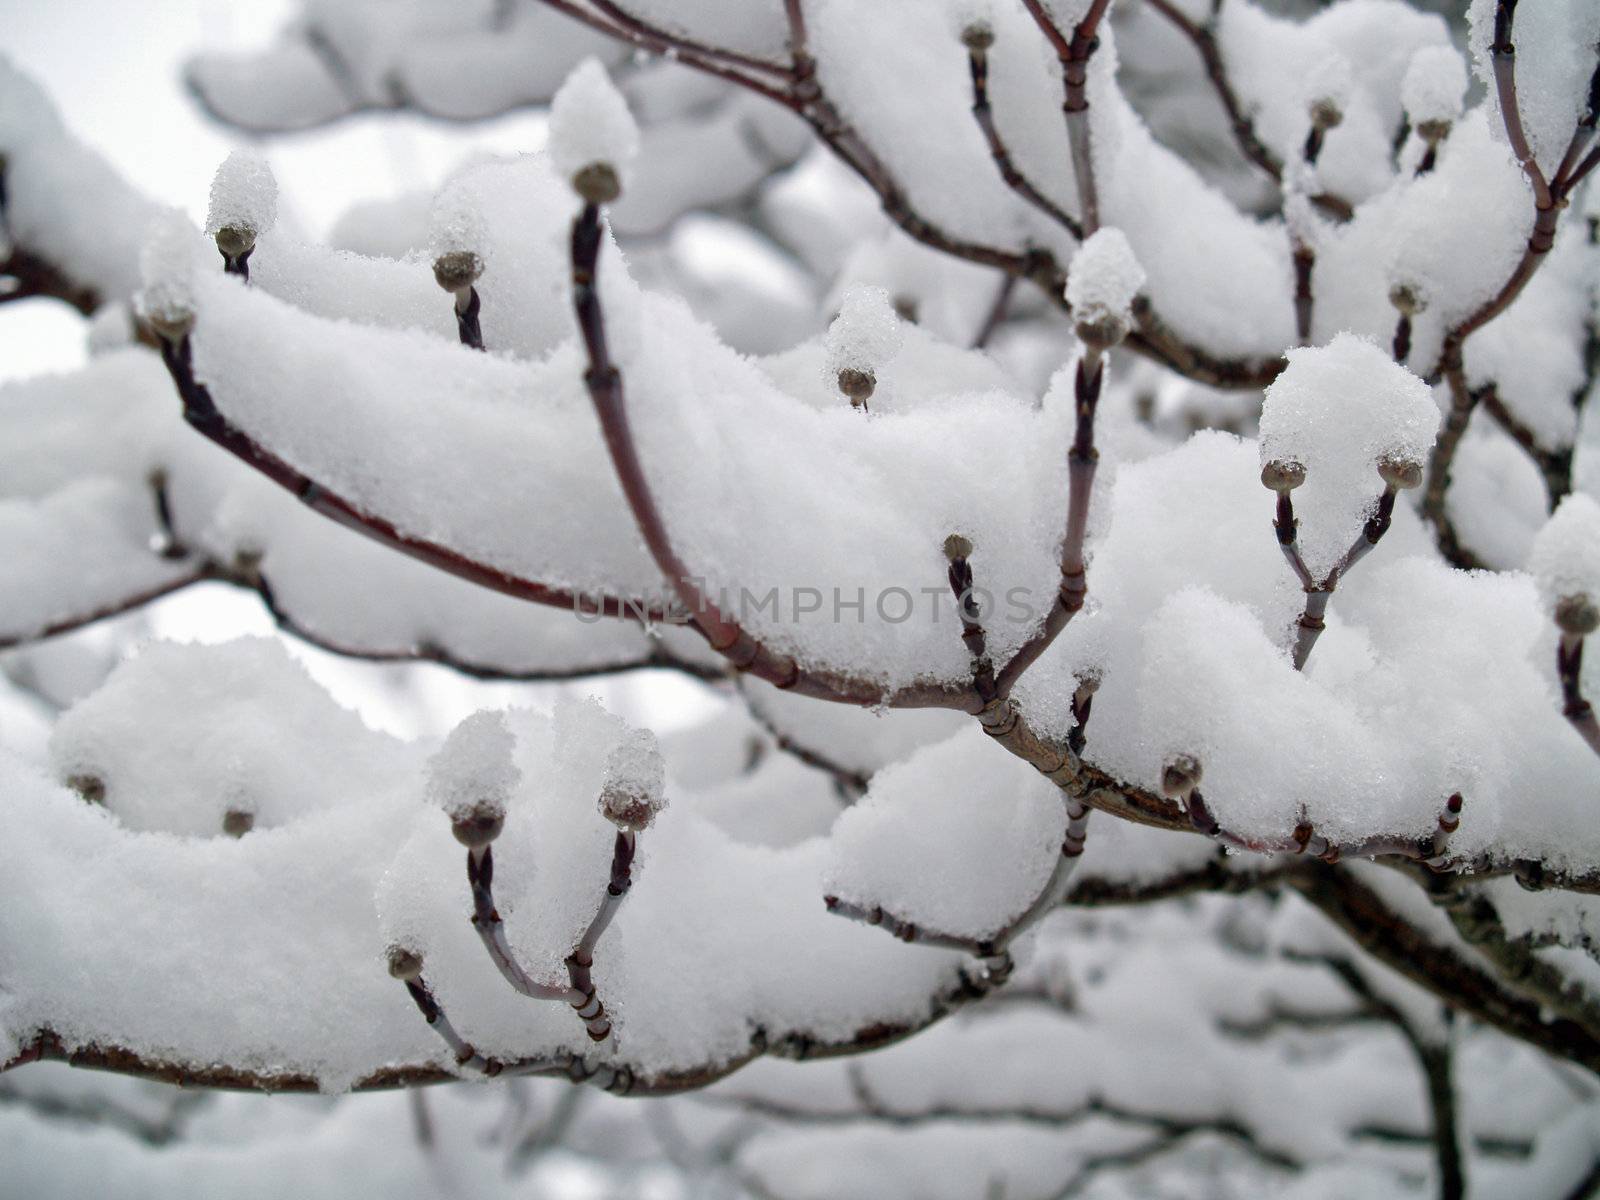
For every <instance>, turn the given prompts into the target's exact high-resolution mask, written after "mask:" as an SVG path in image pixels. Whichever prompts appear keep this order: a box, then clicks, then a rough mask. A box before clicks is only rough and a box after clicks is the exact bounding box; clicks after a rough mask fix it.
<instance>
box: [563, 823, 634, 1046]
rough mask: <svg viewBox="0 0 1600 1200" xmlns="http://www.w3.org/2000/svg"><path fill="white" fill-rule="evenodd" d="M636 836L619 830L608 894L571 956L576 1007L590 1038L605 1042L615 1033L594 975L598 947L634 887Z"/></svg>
mask: <svg viewBox="0 0 1600 1200" xmlns="http://www.w3.org/2000/svg"><path fill="white" fill-rule="evenodd" d="M634 837H635V835H634V834H633V833H632V832H631V831H630V830H626V829H622V830H618V832H617V837H616V841H615V842H614V843H613V844H612V848H611V879H610V881H609V882H608V883H607V884H606V894H605V898H604V899H603V900H602V901H601V902H600V908H599V909H598V911H596V913H595V915H594V919H593V920H592V921H590V922H589V927H588V928H587V929H585V930H584V932H583V937H582V938H580V939H579V940H578V945H577V946H576V947H575V948H574V949H573V951H572V953H571V954H569V955H568V956H567V978H568V980H569V981H570V982H571V984H572V990H573V991H575V992H576V993H578V997H579V998H578V999H574V1000H573V1001H572V1007H573V1008H574V1009H576V1010H577V1013H578V1017H579V1019H580V1020H582V1021H583V1023H584V1027H585V1028H586V1029H588V1031H589V1039H590V1040H591V1041H595V1042H603V1041H605V1040H606V1039H607V1038H608V1037H610V1036H611V1018H610V1017H609V1016H607V1015H606V1009H605V1005H603V1004H601V1003H600V997H599V996H598V995H596V993H595V987H594V978H593V975H592V970H593V967H594V951H595V947H596V946H597V945H599V943H600V938H601V937H602V936H603V935H604V933H605V931H606V929H607V928H608V927H609V926H610V925H611V919H612V918H613V917H614V916H616V915H617V909H618V907H619V906H620V905H621V904H622V900H623V898H624V897H625V896H626V895H627V894H628V890H629V889H630V888H631V887H633V856H634V853H635V850H636V848H637V847H636V844H635V840H634Z"/></svg>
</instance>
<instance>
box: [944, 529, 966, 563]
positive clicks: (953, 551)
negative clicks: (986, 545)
mask: <svg viewBox="0 0 1600 1200" xmlns="http://www.w3.org/2000/svg"><path fill="white" fill-rule="evenodd" d="M944 556H945V557H946V558H948V559H949V560H950V561H951V562H965V561H966V560H967V559H969V558H971V557H972V540H971V539H970V538H965V537H962V536H961V535H960V534H959V533H952V534H951V535H950V536H949V537H947V538H945V540H944Z"/></svg>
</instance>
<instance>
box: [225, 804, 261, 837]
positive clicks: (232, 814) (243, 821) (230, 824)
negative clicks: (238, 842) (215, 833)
mask: <svg viewBox="0 0 1600 1200" xmlns="http://www.w3.org/2000/svg"><path fill="white" fill-rule="evenodd" d="M255 827H256V815H255V813H253V812H251V811H250V810H249V809H247V808H230V809H229V810H228V811H227V812H225V813H223V814H222V832H223V833H225V834H227V835H228V836H229V837H231V838H242V837H243V836H244V835H245V834H247V833H249V832H250V831H251V830H252V829H254V828H255Z"/></svg>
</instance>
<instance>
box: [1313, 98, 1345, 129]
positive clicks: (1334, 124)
mask: <svg viewBox="0 0 1600 1200" xmlns="http://www.w3.org/2000/svg"><path fill="white" fill-rule="evenodd" d="M1343 120H1344V110H1343V109H1341V108H1340V107H1339V102H1338V101H1337V100H1333V99H1330V98H1327V97H1324V98H1323V99H1321V100H1313V101H1312V102H1311V125H1312V128H1314V129H1319V130H1321V131H1322V132H1324V133H1326V132H1327V131H1328V130H1330V129H1337V128H1338V126H1339V124H1340V122H1342V121H1343Z"/></svg>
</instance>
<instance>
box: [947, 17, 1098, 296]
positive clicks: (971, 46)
mask: <svg viewBox="0 0 1600 1200" xmlns="http://www.w3.org/2000/svg"><path fill="white" fill-rule="evenodd" d="M985 35H987V36H985ZM964 37H965V41H966V44H967V64H968V67H969V69H970V71H971V75H972V115H973V118H974V119H975V120H976V121H977V122H978V128H979V129H981V130H982V131H983V138H984V141H985V142H987V143H988V145H989V156H990V157H991V158H993V159H994V165H995V166H996V167H997V168H999V170H1000V178H1001V179H1003V180H1005V184H1006V186H1007V187H1009V188H1010V189H1011V190H1012V191H1014V192H1016V193H1017V195H1019V196H1021V197H1022V198H1023V199H1024V200H1026V201H1027V202H1028V203H1029V204H1031V205H1033V206H1034V207H1035V208H1037V209H1038V210H1039V211H1040V212H1042V213H1044V214H1045V216H1047V217H1049V218H1050V219H1051V220H1052V221H1054V222H1055V223H1056V224H1057V225H1059V226H1061V228H1063V229H1065V230H1066V231H1067V232H1068V233H1070V234H1071V235H1072V236H1073V237H1075V238H1078V239H1079V240H1080V241H1081V240H1082V238H1083V226H1082V225H1080V224H1079V223H1078V220H1077V218H1076V217H1073V216H1072V215H1071V214H1070V213H1068V212H1067V211H1066V209H1064V208H1062V207H1061V206H1060V205H1059V204H1057V203H1056V202H1055V201H1054V200H1052V199H1050V197H1048V196H1046V195H1045V194H1044V193H1043V192H1041V191H1040V190H1039V189H1038V188H1037V187H1036V186H1035V185H1034V183H1033V181H1032V180H1031V179H1029V178H1028V177H1027V176H1026V175H1025V174H1023V172H1022V170H1021V169H1020V168H1019V167H1018V166H1017V165H1016V163H1015V162H1013V161H1012V158H1011V150H1010V148H1009V147H1007V145H1006V143H1005V139H1004V138H1002V137H1001V136H1000V129H999V127H998V126H997V125H996V124H995V121H994V109H993V107H992V106H991V105H990V103H989V53H988V44H989V43H988V40H987V38H988V37H992V35H988V31H987V30H986V29H979V30H971V29H969V30H968V31H967V32H966V34H965V35H964ZM1008 278H1013V277H1009V276H1008Z"/></svg>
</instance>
